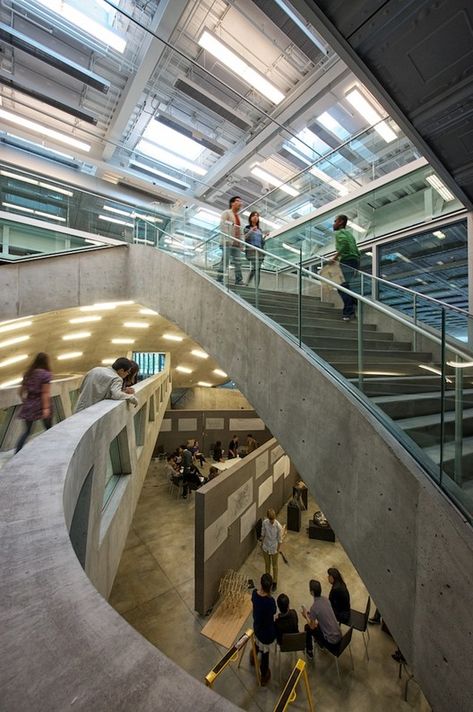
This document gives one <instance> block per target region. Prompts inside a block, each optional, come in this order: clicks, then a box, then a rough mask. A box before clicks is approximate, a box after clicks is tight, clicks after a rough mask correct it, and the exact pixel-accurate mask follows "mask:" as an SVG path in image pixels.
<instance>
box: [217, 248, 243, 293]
mask: <svg viewBox="0 0 473 712" xmlns="http://www.w3.org/2000/svg"><path fill="white" fill-rule="evenodd" d="M230 262H231V263H232V265H233V267H234V269H235V284H242V282H243V278H242V275H241V266H240V264H241V250H240V248H239V247H232V246H229V245H227V246H226V247H225V249H224V248H223V247H222V261H221V262H220V263H219V265H218V267H217V281H218V282H222V281H223V273H224V272H227V271H228V265H229V263H230Z"/></svg>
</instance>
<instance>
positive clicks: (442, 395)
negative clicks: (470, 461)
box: [439, 307, 447, 486]
mask: <svg viewBox="0 0 473 712" xmlns="http://www.w3.org/2000/svg"><path fill="white" fill-rule="evenodd" d="M441 325H442V326H441V339H442V340H441V346H440V359H441V363H440V452H439V473H440V486H441V485H442V479H443V455H444V452H443V451H444V440H445V369H446V365H447V364H446V360H445V309H444V308H443V307H442V313H441Z"/></svg>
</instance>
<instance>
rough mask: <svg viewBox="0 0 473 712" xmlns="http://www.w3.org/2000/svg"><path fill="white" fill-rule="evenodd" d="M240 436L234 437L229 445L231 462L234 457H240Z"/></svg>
mask: <svg viewBox="0 0 473 712" xmlns="http://www.w3.org/2000/svg"><path fill="white" fill-rule="evenodd" d="M238 446H239V442H238V436H237V435H234V436H233V438H232V439H231V440H230V442H229V444H228V459H229V460H231V459H233V458H234V457H238Z"/></svg>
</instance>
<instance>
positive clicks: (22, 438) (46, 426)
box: [15, 418, 52, 455]
mask: <svg viewBox="0 0 473 712" xmlns="http://www.w3.org/2000/svg"><path fill="white" fill-rule="evenodd" d="M42 421H43V425H44V429H45V430H49V428H50V427H51V424H52V423H51V418H42ZM35 422H36V421H35V420H25V431H24V432H23V435H21V436H20V437H19V438H18V442H17V444H16V449H15V455H16V453H17V452H20V450H21V448H22V447H23V445H24V444H25V442H26V441H27V439H28V436H29V434H30V433H31V428H32V427H33V424H34V423H35Z"/></svg>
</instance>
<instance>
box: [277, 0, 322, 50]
mask: <svg viewBox="0 0 473 712" xmlns="http://www.w3.org/2000/svg"><path fill="white" fill-rule="evenodd" d="M275 3H276V5H279V7H280V8H281V10H283V12H285V13H286V15H287V16H288V17H290V18H291V20H292V21H293V23H294V24H295V25H296V26H297V27H298V28H299V29H300V30H301V32H303V33H304V34H305V36H306V37H308V38H309V40H310V41H311V42H312V43H313V44H314V45H315V46H316V47H317V48H318V49H319V50H320V51H321V52H322V54H328V53H329V52H328V48H327V47H326V46H325V45H324V44H323V42H322V40H320V39H319V38H318V37H317V35H316V34H315V33H314V32H312V31H311V30H310V28H309V27H307V25H306V24H304V22H303V20H302V19H301V18H300V17H299V15H297V14H296V13H295V12H294V10H293V9H292V8H291V7H290V6H289V5H288V4H287V3H286V2H284V0H275Z"/></svg>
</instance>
